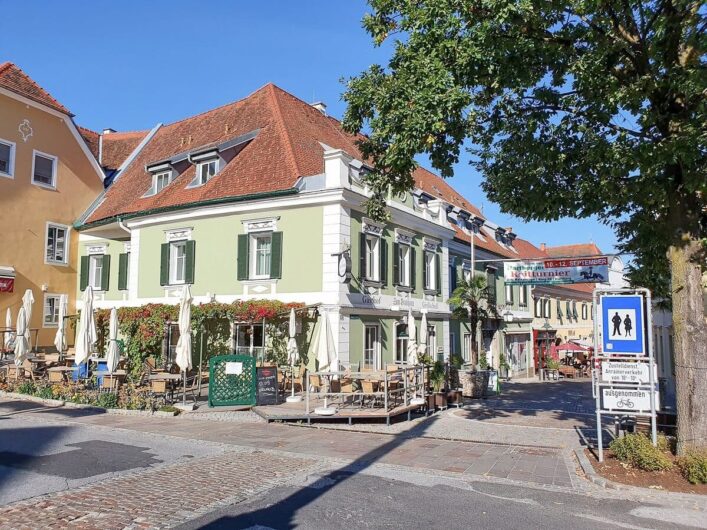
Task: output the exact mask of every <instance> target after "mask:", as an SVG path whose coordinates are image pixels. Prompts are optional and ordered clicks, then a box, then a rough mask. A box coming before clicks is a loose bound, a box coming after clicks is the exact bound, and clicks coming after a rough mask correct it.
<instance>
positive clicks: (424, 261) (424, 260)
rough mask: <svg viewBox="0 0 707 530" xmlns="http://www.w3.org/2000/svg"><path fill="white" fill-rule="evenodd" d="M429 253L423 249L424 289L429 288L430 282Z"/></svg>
mask: <svg viewBox="0 0 707 530" xmlns="http://www.w3.org/2000/svg"><path fill="white" fill-rule="evenodd" d="M427 254H428V252H427V251H426V250H423V251H422V290H423V291H424V290H425V289H427V286H428V285H429V282H428V280H427Z"/></svg>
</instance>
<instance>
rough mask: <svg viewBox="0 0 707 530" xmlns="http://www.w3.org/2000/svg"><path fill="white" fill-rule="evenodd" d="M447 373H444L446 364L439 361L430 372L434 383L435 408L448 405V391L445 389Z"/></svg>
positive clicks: (431, 380) (431, 381)
mask: <svg viewBox="0 0 707 530" xmlns="http://www.w3.org/2000/svg"><path fill="white" fill-rule="evenodd" d="M445 381H446V374H445V373H444V364H442V363H441V362H439V361H437V362H436V363H435V365H434V368H433V369H432V373H431V374H430V383H431V384H432V392H433V393H434V404H435V408H440V409H442V408H446V407H447V393H446V392H445V391H444V384H445Z"/></svg>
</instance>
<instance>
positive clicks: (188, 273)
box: [184, 239, 196, 284]
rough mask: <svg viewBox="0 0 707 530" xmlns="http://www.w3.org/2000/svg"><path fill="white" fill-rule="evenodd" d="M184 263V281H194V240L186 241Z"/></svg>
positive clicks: (189, 282)
mask: <svg viewBox="0 0 707 530" xmlns="http://www.w3.org/2000/svg"><path fill="white" fill-rule="evenodd" d="M185 258H186V259H185V263H184V283H188V284H193V283H194V263H195V262H196V241H194V240H193V239H190V240H189V241H187V248H186V255H185Z"/></svg>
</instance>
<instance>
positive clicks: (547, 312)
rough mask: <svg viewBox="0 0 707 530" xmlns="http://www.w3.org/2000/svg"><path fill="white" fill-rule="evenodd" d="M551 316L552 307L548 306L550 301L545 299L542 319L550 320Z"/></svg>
mask: <svg viewBox="0 0 707 530" xmlns="http://www.w3.org/2000/svg"><path fill="white" fill-rule="evenodd" d="M551 316H552V307H551V305H550V299H549V298H546V299H545V300H543V317H545V318H550V317H551Z"/></svg>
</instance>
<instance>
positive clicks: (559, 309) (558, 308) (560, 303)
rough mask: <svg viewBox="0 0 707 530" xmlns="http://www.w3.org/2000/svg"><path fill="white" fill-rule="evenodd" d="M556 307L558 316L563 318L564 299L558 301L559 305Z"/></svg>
mask: <svg viewBox="0 0 707 530" xmlns="http://www.w3.org/2000/svg"><path fill="white" fill-rule="evenodd" d="M555 308H556V314H557V318H562V301H561V300H558V301H557V305H556V306H555ZM567 316H569V315H567Z"/></svg>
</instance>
